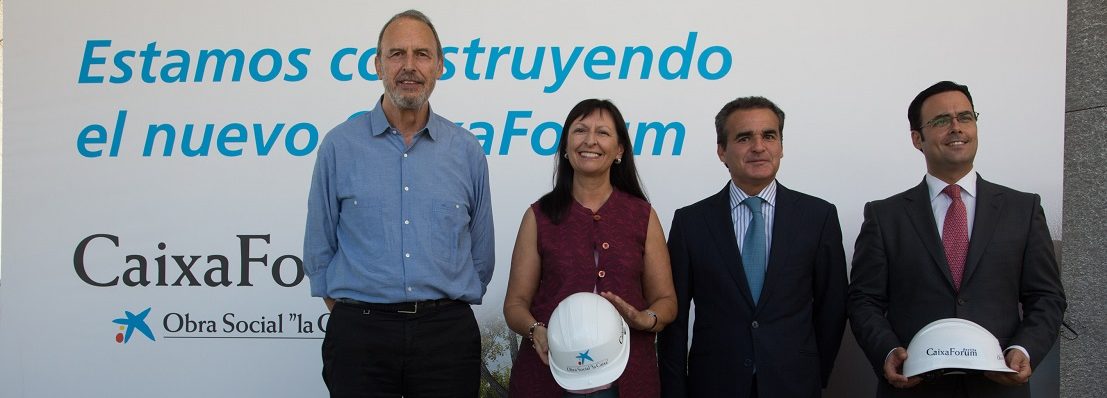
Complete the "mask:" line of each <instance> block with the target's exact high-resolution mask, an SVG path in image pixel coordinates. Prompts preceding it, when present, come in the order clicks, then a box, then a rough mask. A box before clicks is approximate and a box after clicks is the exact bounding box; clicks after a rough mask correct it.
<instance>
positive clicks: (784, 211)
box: [750, 182, 799, 313]
mask: <svg viewBox="0 0 1107 398" xmlns="http://www.w3.org/2000/svg"><path fill="white" fill-rule="evenodd" d="M798 199H799V195H796V194H795V192H792V191H791V190H789V189H788V188H785V187H784V185H781V184H780V182H777V184H776V203H775V206H774V208H773V240H772V242H773V243H772V245H771V247H769V263H768V265H767V269H766V270H765V286H764V287H762V288H761V298H760V299H759V300H757V303H758V306H757V307H758V309H760V308H761V307H762V305H761V304H764V303H767V302H769V301H770V300H771V297H772V295H773V293H774V292H775V289H774V288H775V287H776V284H775V283H773V281H775V280H777V278H780V277H779V276H777V274H778V273H779V272H781V271H780V266H778V265H777V264H786V263H787V261H786V259H787V257H788V250H786V248H787V247H786V246H787V245H786V243H785V242H787V241H788V237H789V236H795V234H796V233H795V229H796V228H798V225H796V224H797V221H796V220H797V216H798V215H797V213H796V206H795V201H796V200H798ZM750 297H751V298H752V297H753V296H752V295H751V296H750ZM755 313H756V312H755Z"/></svg>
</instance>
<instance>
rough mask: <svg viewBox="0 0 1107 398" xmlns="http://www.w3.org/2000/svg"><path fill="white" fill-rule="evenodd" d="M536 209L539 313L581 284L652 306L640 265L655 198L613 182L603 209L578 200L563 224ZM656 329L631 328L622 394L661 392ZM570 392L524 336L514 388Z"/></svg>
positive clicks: (520, 393)
mask: <svg viewBox="0 0 1107 398" xmlns="http://www.w3.org/2000/svg"><path fill="white" fill-rule="evenodd" d="M531 209H533V210H534V215H535V218H536V220H537V222H538V254H539V256H540V257H541V261H542V275H541V280H540V281H539V283H538V291H537V292H536V293H535V295H534V299H533V301H532V303H531V308H530V312H531V314H532V315H534V318H535V319H537V320H539V321H542V322H543V323H549V320H550V315H551V314H552V313H553V310H554V308H555V307H557V304H558V303H560V302H561V300H563V299H564V298H565V297H568V296H569V295H570V294H573V293H578V292H593V291H595V292H596V293H599V292H605V291H610V292H612V293H615V294H617V295H619V297H622V298H623V300H625V301H626V302H627V303H630V305H633V306H634V307H635V308H638V309H645V308H646V300H645V298H644V297H643V294H642V270H643V267H644V262H643V258H644V256H645V245H646V230H647V228H648V226H649V222H650V204H649V203H647V202H646V201H644V200H642V199H639V198H636V197H633V196H631V195H628V194H626V193H623V192H621V191H619V190H615V191H614V192H612V193H611V196H610V197H609V198H608V199H607V202H606V203H604V205H603V207H601V208H600V209H599V212H597V213H592V211H591V210H589V209H587V208H585V207H584V206H581V205H580V204H579V203H577V202H576V201H573V202H572V204H571V205H570V208H569V211H568V212H567V213H566V216H565V219H564V220H562V222H561V224H560V225H554V223H553V222H552V221H551V220H550V218H549V217H547V216H546V215H545V214H543V213H542V210H541V209H540V208H539V206H538V204H537V203H535V204H532V205H531ZM597 254H598V258H599V261H598V265H597V261H596V258H597V257H596V255H597ZM655 337H656V334H655V333H649V332H644V331H640V330H634V329H631V332H630V361H629V362H628V363H627V367H626V370H625V371H623V375H622V376H621V377H620V378H619V379H618V380H616V382H615V384H616V385H617V386H618V387H619V395H620V396H622V397H636V398H637V397H646V398H649V397H658V396H659V395H660V390H661V387H660V383H661V381H660V378H659V375H658V370H657V354H656V351H655V348H654V340H655ZM564 393H565V391H564V390H563V389H562V388H561V386H559V385H558V384H557V382H555V381H554V379H553V376H552V375H551V374H550V368H549V366H546V365H544V364H542V360H541V359H539V358H538V354H537V353H535V352H534V348H532V347H531V343H530V341H529V340H527V339H523V341H522V343H521V344H520V346H519V355H518V357H517V358H516V359H515V363H514V365H512V368H511V384H510V396H511V397H521V398H522V397H526V398H532V397H558V398H559V397H561V396H562V395H563V394H564Z"/></svg>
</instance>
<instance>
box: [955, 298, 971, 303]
mask: <svg viewBox="0 0 1107 398" xmlns="http://www.w3.org/2000/svg"><path fill="white" fill-rule="evenodd" d="M967 302H969V300H965V299H963V298H959V299H957V305H965V303H967Z"/></svg>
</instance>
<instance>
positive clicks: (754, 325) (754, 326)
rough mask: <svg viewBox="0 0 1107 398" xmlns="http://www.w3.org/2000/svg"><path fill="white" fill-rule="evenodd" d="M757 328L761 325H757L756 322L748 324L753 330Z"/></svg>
mask: <svg viewBox="0 0 1107 398" xmlns="http://www.w3.org/2000/svg"><path fill="white" fill-rule="evenodd" d="M759 326H761V324H760V323H757V321H753V323H751V324H750V327H752V328H754V329H757V327H759Z"/></svg>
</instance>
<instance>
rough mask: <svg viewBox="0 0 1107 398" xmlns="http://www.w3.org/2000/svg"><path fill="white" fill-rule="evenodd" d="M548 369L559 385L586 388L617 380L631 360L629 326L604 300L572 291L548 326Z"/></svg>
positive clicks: (570, 388) (554, 313)
mask: <svg viewBox="0 0 1107 398" xmlns="http://www.w3.org/2000/svg"><path fill="white" fill-rule="evenodd" d="M546 330H547V334H546V336H547V340H548V344H549V347H550V355H549V360H550V372H551V373H553V378H554V380H555V381H557V384H559V385H561V388H564V389H566V390H585V389H590V388H596V387H599V386H603V385H605V384H609V383H611V382H613V381H615V379H618V378H619V376H620V375H622V374H623V370H624V369H626V367H627V361H628V360H630V327H628V326H627V323H626V321H624V320H623V317H622V316H620V315H619V311H617V310H615V306H613V305H611V303H610V302H608V301H607V299H605V298H603V297H602V296H600V295H597V294H594V293H574V294H573V295H571V296H569V297H566V298H565V300H562V301H561V303H560V304H558V305H557V308H555V309H554V312H553V315H551V316H550V324H549V326H548V327H547V329H546Z"/></svg>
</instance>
